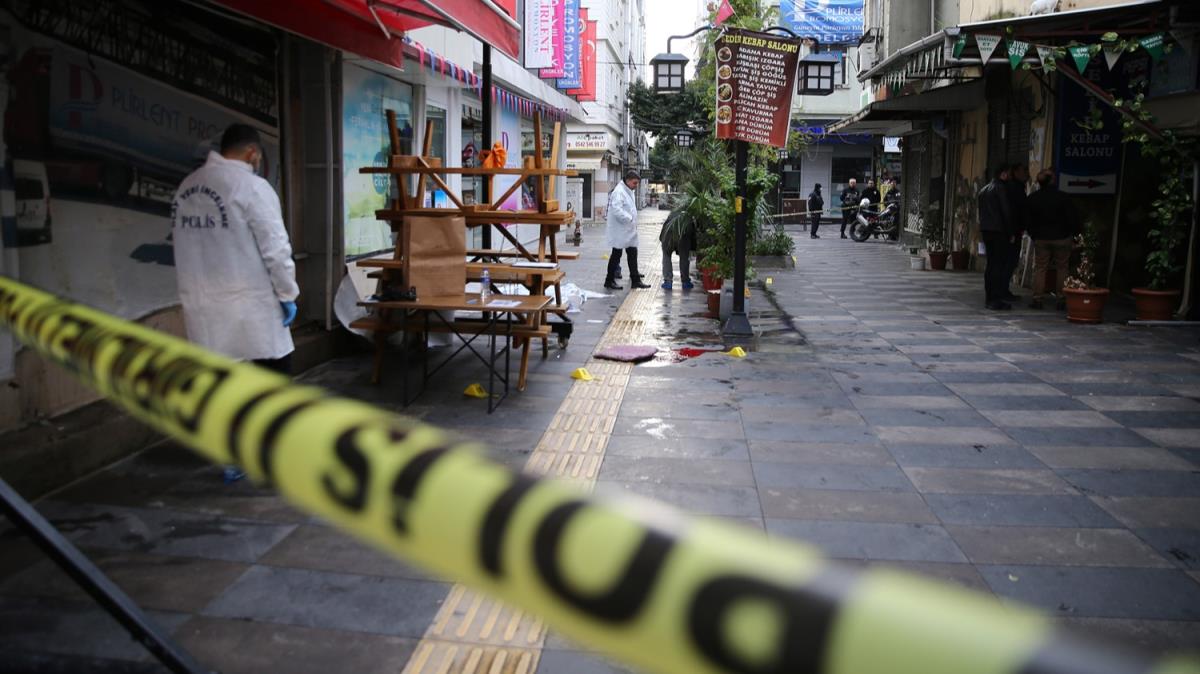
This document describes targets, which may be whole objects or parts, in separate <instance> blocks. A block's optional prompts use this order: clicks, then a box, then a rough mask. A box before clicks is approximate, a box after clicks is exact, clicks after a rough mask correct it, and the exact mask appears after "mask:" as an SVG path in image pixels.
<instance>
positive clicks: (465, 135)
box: [460, 102, 486, 206]
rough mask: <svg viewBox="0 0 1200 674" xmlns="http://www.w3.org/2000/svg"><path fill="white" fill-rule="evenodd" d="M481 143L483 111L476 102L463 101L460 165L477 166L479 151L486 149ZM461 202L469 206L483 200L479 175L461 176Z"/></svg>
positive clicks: (465, 166) (481, 181)
mask: <svg viewBox="0 0 1200 674" xmlns="http://www.w3.org/2000/svg"><path fill="white" fill-rule="evenodd" d="M482 145H483V111H482V110H480V108H479V105H478V104H477V103H474V102H472V103H464V104H463V106H462V148H461V150H460V152H461V153H462V166H463V168H475V167H478V166H479V152H480V150H483V149H486V148H483V147H482ZM462 198H463V203H464V204H466V205H468V206H470V205H472V204H477V203H481V202H482V201H483V179H482V178H481V177H480V176H463V179H462Z"/></svg>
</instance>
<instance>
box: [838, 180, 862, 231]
mask: <svg viewBox="0 0 1200 674" xmlns="http://www.w3.org/2000/svg"><path fill="white" fill-rule="evenodd" d="M861 198H862V196H861V195H860V194H859V193H858V181H857V180H855V179H854V178H851V179H850V184H849V185H847V186H846V189H844V190H842V238H843V239H844V238H846V226H847V225H849V224H850V223H852V222H854V218H855V217H857V216H858V200H859V199H861Z"/></svg>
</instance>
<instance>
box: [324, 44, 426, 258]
mask: <svg viewBox="0 0 1200 674" xmlns="http://www.w3.org/2000/svg"><path fill="white" fill-rule="evenodd" d="M342 85H343V89H342V166H343V169H342V191H343V208H344V212H343V216H344V218H345V241H344V244H345V250H346V257H347V258H348V259H354V258H356V257H362V256H366V255H371V254H374V253H378V252H382V251H385V250H390V249H391V248H392V230H391V227H390V226H388V224H387V223H386V222H382V221H380V220H379V219H377V218H376V217H375V211H376V210H379V209H381V208H385V207H386V206H387V203H388V200H389V198H391V197H392V196H393V189H392V180H391V179H390V177H389V176H387V175H383V174H380V175H364V174H360V173H359V172H358V169H359V167H362V166H386V165H387V158H388V155H389V154H390V152H391V150H392V148H391V147H389V146H390V144H391V142H390V140H389V139H388V128H387V118H386V116H385V114H386V113H385V111H387V110H394V111H395V112H396V124H397V127H398V129H399V131H400V152H401V154H412V138H413V116H412V100H413V89H412V87H411V86H410V85H408V84H405V83H403V82H400V81H398V80H394V79H392V78H390V77H388V76H386V75H382V74H380V73H377V72H375V71H372V70H367V69H366V68H360V67H358V66H356V65H353V64H349V63H348V64H346V65H345V67H344V69H343V73H342Z"/></svg>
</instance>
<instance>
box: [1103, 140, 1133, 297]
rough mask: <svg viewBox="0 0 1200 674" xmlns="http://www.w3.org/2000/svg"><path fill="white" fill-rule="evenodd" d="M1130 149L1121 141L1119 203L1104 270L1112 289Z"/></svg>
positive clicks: (1118, 182) (1114, 217)
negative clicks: (1122, 198) (1106, 267)
mask: <svg viewBox="0 0 1200 674" xmlns="http://www.w3.org/2000/svg"><path fill="white" fill-rule="evenodd" d="M1128 149H1129V146H1128V145H1127V144H1125V143H1121V165H1120V167H1118V169H1117V199H1116V201H1117V203H1116V205H1115V206H1113V232H1112V244H1111V245H1109V250H1108V269H1105V270H1104V271H1105V275H1106V276H1107V278H1106V279H1105V283H1104V287H1105V288H1108V289H1109V290H1111V289H1112V279H1113V269H1115V268H1116V266H1117V234H1118V233H1119V231H1120V229H1121V197H1122V195H1123V193H1124V188H1125V159H1126V151H1127V150H1128Z"/></svg>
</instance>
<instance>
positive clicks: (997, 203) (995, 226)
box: [979, 167, 1016, 311]
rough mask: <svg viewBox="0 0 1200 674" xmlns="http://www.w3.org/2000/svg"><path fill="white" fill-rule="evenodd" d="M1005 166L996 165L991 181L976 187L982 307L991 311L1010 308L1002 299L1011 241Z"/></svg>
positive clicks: (1004, 291)
mask: <svg viewBox="0 0 1200 674" xmlns="http://www.w3.org/2000/svg"><path fill="white" fill-rule="evenodd" d="M1007 178H1008V169H1007V168H1001V167H997V168H996V169H995V171H994V173H993V175H992V182H990V183H988V184H987V185H984V186H983V189H982V190H979V233H980V235H981V236H982V237H983V245H984V247H985V248H986V251H985V252H986V253H987V269H986V271H984V273H983V288H984V294H985V297H986V299H985V301H984V306H986V307H987V308H988V309H992V310H994V311H1003V310H1005V309H1012V305H1011V304H1009V303H1008V302H1006V301H1005V300H1004V298H1005V296H1006V295H1007V294H1008V279H1006V278H1005V277H1004V274H1005V273H1006V270H1008V268H1009V266H1008V257H1009V252H1010V250H1011V249H1012V243H1013V241H1014V240H1015V238H1016V237H1015V235H1014V234H1015V227H1014V224H1013V218H1012V203H1011V201H1009V196H1008V188H1007V187H1005V184H1004V181H1005V179H1007Z"/></svg>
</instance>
